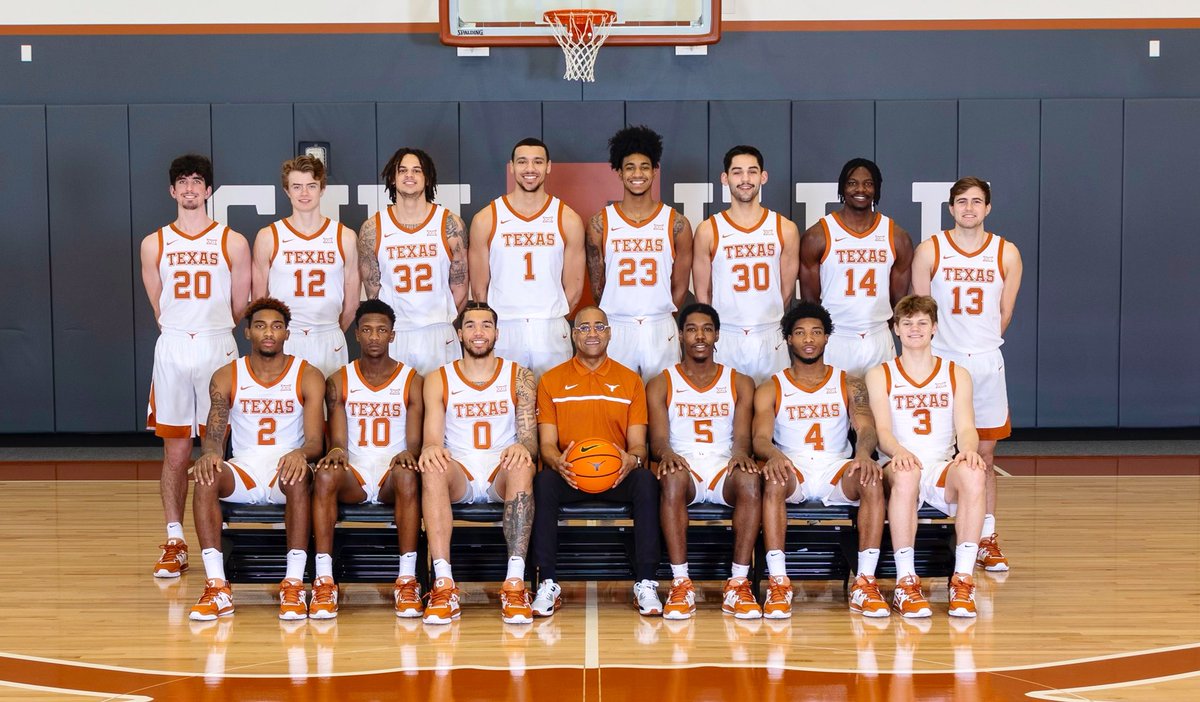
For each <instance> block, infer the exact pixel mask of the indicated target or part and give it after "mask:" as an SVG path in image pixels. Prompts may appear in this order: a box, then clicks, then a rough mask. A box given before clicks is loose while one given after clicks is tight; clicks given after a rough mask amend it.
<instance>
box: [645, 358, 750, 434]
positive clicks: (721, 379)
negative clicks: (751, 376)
mask: <svg viewBox="0 0 1200 702" xmlns="http://www.w3.org/2000/svg"><path fill="white" fill-rule="evenodd" d="M663 374H664V375H666V376H667V419H668V420H669V424H668V425H667V435H668V436H669V437H670V440H671V450H672V451H675V452H676V453H680V454H694V453H696V452H704V451H708V452H711V451H714V450H716V451H729V450H730V447H731V446H732V445H733V410H734V407H735V405H736V404H737V387H736V385H735V382H734V381H735V379H736V378H737V371H735V370H733V369H732V368H729V367H727V366H722V365H719V364H718V365H717V376H716V377H715V378H713V381H712V382H711V383H710V384H709V385H708V387H703V388H702V387H698V386H696V385H693V384H692V381H690V380H688V379H687V378H686V377H685V376H684V375H683V370H682V368H681V367H680V365H679V364H676V365H674V366H672V367H670V368H668V369H666V370H664V371H663Z"/></svg>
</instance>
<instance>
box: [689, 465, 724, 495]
mask: <svg viewBox="0 0 1200 702" xmlns="http://www.w3.org/2000/svg"><path fill="white" fill-rule="evenodd" d="M728 472H729V466H725V467H724V468H722V469H721V470H719V471H717V474H716V475H715V476H713V479H712V482H710V483H709V484H708V489H709V490H716V489H717V485H719V484H720V483H721V478H724V477H725V474H726V473H728ZM693 475H695V474H694V473H693ZM699 477H700V476H699V475H697V476H696V478H697V479H698V478H699Z"/></svg>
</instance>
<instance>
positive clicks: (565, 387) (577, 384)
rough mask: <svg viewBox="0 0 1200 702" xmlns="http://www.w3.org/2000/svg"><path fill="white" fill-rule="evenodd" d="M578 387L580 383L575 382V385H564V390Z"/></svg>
mask: <svg viewBox="0 0 1200 702" xmlns="http://www.w3.org/2000/svg"><path fill="white" fill-rule="evenodd" d="M577 387H579V383H575V384H574V385H564V386H563V390H574V389H575V388H577Z"/></svg>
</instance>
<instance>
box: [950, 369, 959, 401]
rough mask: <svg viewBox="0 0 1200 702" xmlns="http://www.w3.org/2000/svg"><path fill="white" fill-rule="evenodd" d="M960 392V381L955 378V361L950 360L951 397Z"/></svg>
mask: <svg viewBox="0 0 1200 702" xmlns="http://www.w3.org/2000/svg"><path fill="white" fill-rule="evenodd" d="M957 393H958V381H956V380H955V379H954V361H950V397H954V396H955V395H956V394H957Z"/></svg>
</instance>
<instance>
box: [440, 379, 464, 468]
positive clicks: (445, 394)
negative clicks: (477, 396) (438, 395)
mask: <svg viewBox="0 0 1200 702" xmlns="http://www.w3.org/2000/svg"><path fill="white" fill-rule="evenodd" d="M438 373H441V374H442V409H447V410H448V409H450V379H449V378H447V377H446V367H445V366H442V367H441V368H438ZM464 470H465V468H464Z"/></svg>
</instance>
